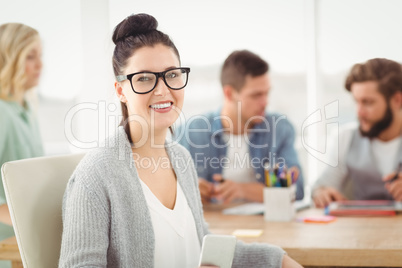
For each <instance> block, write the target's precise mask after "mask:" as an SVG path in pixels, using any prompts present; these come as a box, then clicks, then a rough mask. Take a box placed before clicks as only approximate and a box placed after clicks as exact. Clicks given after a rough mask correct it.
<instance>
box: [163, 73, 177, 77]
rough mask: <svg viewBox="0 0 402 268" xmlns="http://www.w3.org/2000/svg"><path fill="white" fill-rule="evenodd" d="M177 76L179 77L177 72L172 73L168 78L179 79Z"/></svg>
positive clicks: (167, 75)
mask: <svg viewBox="0 0 402 268" xmlns="http://www.w3.org/2000/svg"><path fill="white" fill-rule="evenodd" d="M177 76H178V75H177V73H176V72H171V73H168V74H166V77H167V78H175V77H177Z"/></svg>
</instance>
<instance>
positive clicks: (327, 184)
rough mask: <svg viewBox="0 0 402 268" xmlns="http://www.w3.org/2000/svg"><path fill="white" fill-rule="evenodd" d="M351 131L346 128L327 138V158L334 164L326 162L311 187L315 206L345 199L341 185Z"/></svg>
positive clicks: (345, 174)
mask: <svg viewBox="0 0 402 268" xmlns="http://www.w3.org/2000/svg"><path fill="white" fill-rule="evenodd" d="M352 133H353V132H352V131H351V128H347V129H345V130H342V131H340V132H339V133H334V135H332V136H331V137H330V138H329V141H328V142H329V143H330V144H329V146H328V148H329V150H328V154H329V159H330V161H331V163H336V165H335V166H331V165H329V164H326V165H325V168H324V170H323V171H322V173H321V175H320V176H319V177H318V179H317V180H316V182H315V183H314V185H313V187H312V190H311V194H312V199H313V201H314V203H315V205H316V206H317V207H320V208H322V207H325V206H327V205H328V204H329V203H330V202H332V201H340V200H344V199H346V197H345V196H344V195H343V194H342V186H343V185H344V183H345V179H346V178H347V174H348V170H347V166H346V158H347V152H348V149H349V146H350V142H351V138H352ZM339 141H342V143H339Z"/></svg>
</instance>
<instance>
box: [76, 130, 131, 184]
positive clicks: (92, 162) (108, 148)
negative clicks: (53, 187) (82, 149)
mask: <svg viewBox="0 0 402 268" xmlns="http://www.w3.org/2000/svg"><path fill="white" fill-rule="evenodd" d="M116 136H117V137H116ZM118 136H120V134H119V133H117V134H116V135H114V136H111V137H109V138H107V139H106V140H105V141H104V142H102V143H100V144H99V146H98V147H96V148H93V149H92V150H90V151H89V152H87V153H86V154H85V156H84V157H83V159H82V160H81V161H80V163H79V164H78V166H77V168H76V169H75V171H74V173H73V176H74V177H75V178H76V179H79V180H83V181H85V182H86V183H92V182H93V181H96V182H97V183H98V182H99V181H106V180H108V179H110V178H111V176H113V175H116V174H118V173H119V172H120V171H122V170H124V169H126V168H127V167H129V166H130V160H131V155H130V150H129V148H127V144H126V141H125V140H124V137H118Z"/></svg>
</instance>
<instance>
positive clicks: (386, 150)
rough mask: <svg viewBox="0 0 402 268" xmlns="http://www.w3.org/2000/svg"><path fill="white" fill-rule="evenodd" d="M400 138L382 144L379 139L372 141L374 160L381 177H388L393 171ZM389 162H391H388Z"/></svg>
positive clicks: (401, 139)
mask: <svg viewBox="0 0 402 268" xmlns="http://www.w3.org/2000/svg"><path fill="white" fill-rule="evenodd" d="M401 141H402V138H401V137H400V136H399V137H398V138H395V139H393V140H390V141H387V142H384V141H381V140H379V139H373V140H372V141H371V146H372V149H373V155H374V159H375V160H376V163H377V168H378V170H379V171H380V173H381V175H382V176H385V175H388V174H390V173H392V172H394V171H395V170H394V169H395V161H392V160H394V159H396V156H397V154H398V150H399V148H401V147H400V144H401ZM390 160H391V161H390Z"/></svg>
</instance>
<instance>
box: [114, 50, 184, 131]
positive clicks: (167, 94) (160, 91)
mask: <svg viewBox="0 0 402 268" xmlns="http://www.w3.org/2000/svg"><path fill="white" fill-rule="evenodd" d="M177 67H180V62H179V59H178V56H177V55H176V54H175V53H174V51H173V50H172V49H171V48H169V47H167V46H165V45H162V44H157V45H155V46H152V47H149V46H146V47H142V48H140V49H138V50H137V51H136V52H135V53H134V55H133V56H131V57H130V58H129V59H128V61H127V65H126V68H125V70H124V74H126V75H127V74H131V73H137V72H163V71H166V70H169V69H172V68H177ZM119 85H120V87H121V90H119V88H118V87H119ZM116 90H117V94H118V95H119V93H120V94H122V95H124V96H123V98H124V99H125V102H126V104H127V108H128V112H129V115H130V116H132V117H131V118H130V119H134V121H135V122H137V121H138V123H140V124H141V122H143V123H145V122H147V124H148V126H151V127H152V128H153V130H155V131H161V130H166V129H168V128H169V127H170V126H171V125H173V123H174V122H175V121H176V119H177V118H178V117H179V114H180V112H181V109H182V107H183V99H184V89H181V90H172V89H169V88H168V87H167V86H166V84H165V83H164V81H163V79H162V78H158V81H157V85H156V86H155V88H154V90H152V91H151V92H149V93H146V94H137V93H135V92H134V91H133V90H132V88H131V84H130V81H129V80H125V81H123V82H120V83H117V85H116ZM130 119H129V120H130ZM130 121H131V120H130ZM130 124H131V125H132V124H133V121H131V122H130ZM141 127H142V128H143V127H144V126H143V125H142V124H141Z"/></svg>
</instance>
